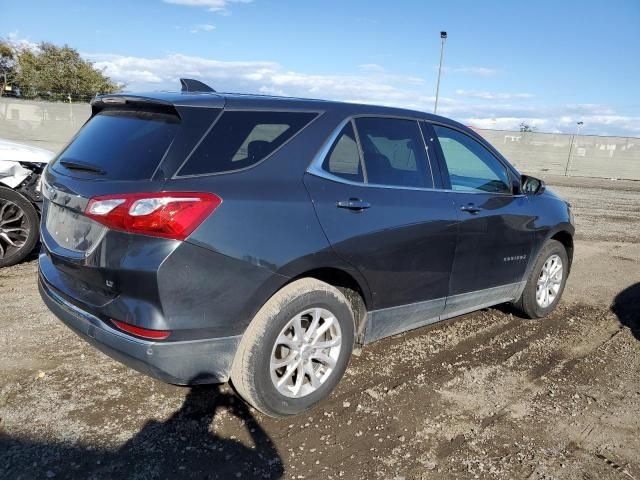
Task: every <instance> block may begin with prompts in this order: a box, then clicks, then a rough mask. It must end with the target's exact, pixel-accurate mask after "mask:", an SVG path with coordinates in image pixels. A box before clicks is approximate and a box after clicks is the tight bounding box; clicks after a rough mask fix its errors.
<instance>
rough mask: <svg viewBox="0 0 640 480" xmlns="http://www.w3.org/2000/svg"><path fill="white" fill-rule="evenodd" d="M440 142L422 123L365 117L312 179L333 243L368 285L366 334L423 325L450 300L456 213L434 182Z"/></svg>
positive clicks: (330, 149) (337, 140)
mask: <svg viewBox="0 0 640 480" xmlns="http://www.w3.org/2000/svg"><path fill="white" fill-rule="evenodd" d="M432 142H433V140H432V139H431V138H428V139H427V140H426V142H425V139H424V138H423V135H422V132H421V129H420V126H419V123H418V122H417V121H416V120H413V119H400V118H383V117H358V118H355V119H354V120H351V121H348V122H347V123H346V124H344V126H343V128H341V129H340V130H338V131H337V132H336V134H335V135H334V136H333V137H332V138H331V139H330V140H329V141H328V142H327V144H326V146H325V148H324V149H323V150H322V151H321V153H320V155H319V157H318V158H316V161H315V162H314V164H313V165H312V167H311V168H310V170H309V173H308V174H307V175H306V176H305V184H306V186H307V188H308V190H309V192H310V194H311V197H312V199H313V202H314V205H315V208H316V212H317V214H318V217H319V219H320V223H321V224H322V227H323V229H324V231H325V233H326V235H327V237H328V239H329V241H330V243H331V245H332V247H333V249H334V250H335V251H336V252H337V254H338V255H340V256H341V257H342V258H343V259H344V260H346V261H347V262H349V263H351V264H352V265H353V266H354V267H355V268H357V269H358V270H359V271H360V272H361V273H362V274H363V276H364V277H365V278H366V280H367V282H368V286H369V288H370V290H371V293H372V298H373V303H374V304H373V305H372V306H371V307H372V308H370V313H371V318H370V324H369V326H368V328H367V333H366V340H367V341H372V340H375V339H377V338H382V337H384V336H388V335H392V334H394V333H398V332H400V331H404V330H407V329H410V328H415V327H418V326H420V325H424V324H426V323H428V322H429V321H432V320H434V319H437V316H438V315H439V314H440V313H441V312H442V310H443V308H444V305H445V299H446V296H447V292H448V287H449V275H450V272H451V266H452V263H453V255H454V249H455V240H456V223H457V216H456V212H455V209H454V208H453V204H452V200H451V197H450V194H448V193H447V192H444V191H442V190H440V191H438V190H436V189H435V188H434V187H438V186H439V181H440V179H439V174H438V172H437V171H435V172H434V171H433V170H432V165H431V163H430V158H431V157H432V156H433V145H432Z"/></svg>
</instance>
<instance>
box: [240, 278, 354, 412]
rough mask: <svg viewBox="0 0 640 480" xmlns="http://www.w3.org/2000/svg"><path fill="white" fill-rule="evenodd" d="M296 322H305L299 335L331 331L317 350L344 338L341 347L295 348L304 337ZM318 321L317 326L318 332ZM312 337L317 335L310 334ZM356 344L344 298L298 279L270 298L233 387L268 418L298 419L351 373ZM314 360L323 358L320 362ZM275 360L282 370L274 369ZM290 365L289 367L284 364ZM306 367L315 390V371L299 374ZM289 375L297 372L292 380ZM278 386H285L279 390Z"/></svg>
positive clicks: (245, 341) (249, 334)
mask: <svg viewBox="0 0 640 480" xmlns="http://www.w3.org/2000/svg"><path fill="white" fill-rule="evenodd" d="M305 312H307V313H306V314H305V315H302V316H301V314H303V313H305ZM296 318H300V324H298V327H299V328H301V329H299V330H298V332H299V333H300V332H304V333H305V334H309V332H311V331H315V332H316V333H321V330H322V329H324V328H328V330H327V331H326V332H325V333H323V334H322V335H321V336H320V338H319V339H318V341H317V342H316V343H315V344H314V345H316V346H319V345H320V342H323V343H322V345H323V346H325V345H327V346H328V345H333V344H335V343H337V340H336V339H337V338H339V339H340V344H339V346H335V345H333V346H331V347H327V348H325V349H323V350H320V349H319V348H320V347H318V349H317V350H314V347H313V346H311V345H309V344H305V346H304V347H301V346H300V345H299V344H296V343H297V342H299V340H300V337H303V338H304V337H305V335H296V334H295V325H294V324H292V322H295V319H296ZM315 318H318V321H317V322H316V323H315V325H316V329H315V330H313V322H314V319H315ZM331 318H333V320H331ZM288 326H290V327H288ZM305 326H306V330H305ZM287 327H288V328H287ZM285 328H287V329H285ZM283 335H284V336H285V337H287V338H286V339H285V340H286V344H287V345H289V346H291V347H292V348H289V347H287V346H285V343H282V339H283ZM309 337H310V338H313V337H314V335H313V334H309ZM296 339H297V340H296ZM353 342H354V315H353V311H352V310H351V306H350V304H349V302H348V301H347V299H346V298H345V296H344V295H343V294H342V293H341V292H340V291H339V290H338V289H337V288H335V287H332V286H331V285H329V284H327V283H324V282H321V281H319V280H316V279H313V278H303V279H301V280H296V281H294V282H292V283H290V284H289V285H286V286H285V287H283V288H282V290H280V291H279V292H277V293H276V294H275V295H274V296H273V297H271V299H269V301H268V302H267V303H265V304H264V306H263V307H262V308H261V309H260V311H259V312H258V313H257V314H256V316H255V317H254V318H253V320H252V321H251V323H250V325H249V327H248V328H247V330H246V332H245V334H244V335H243V337H242V340H241V342H240V346H239V347H238V351H237V352H236V356H235V359H234V362H233V367H232V369H231V383H232V384H233V387H234V388H235V389H236V391H237V392H238V394H239V395H240V396H241V397H242V398H243V399H244V400H245V401H246V402H247V403H249V404H250V405H252V406H253V407H254V408H256V409H257V410H259V411H261V412H262V413H264V414H266V415H269V416H271V417H285V416H289V415H297V414H299V413H302V412H305V411H307V410H309V409H311V408H312V407H314V406H315V405H316V404H318V403H319V402H320V401H322V400H324V399H325V398H327V397H328V396H329V394H330V393H331V391H332V390H333V389H334V388H335V386H336V385H337V384H338V382H339V381H340V379H341V378H342V375H343V374H344V372H345V370H346V369H347V365H348V363H349V359H350V358H351V352H352V351H353ZM296 352H299V353H296ZM315 355H318V356H320V355H324V356H322V357H320V358H321V360H320V359H318V358H316V357H315ZM292 359H298V360H299V361H294V360H292ZM329 360H331V362H329ZM274 361H278V362H279V363H282V364H283V366H282V367H280V368H279V369H277V370H276V369H274V368H273V367H274V366H276V363H272V362H274ZM287 361H288V362H289V363H288V364H287V365H285V364H284V362H287ZM331 363H333V366H332V367H331ZM298 364H300V365H301V366H300V367H299V368H292V367H295V366H296V365H298ZM305 366H311V368H312V369H313V370H312V372H313V375H314V376H315V377H316V385H315V386H314V385H312V382H311V375H310V372H309V371H308V370H300V368H302V369H304V368H305ZM288 371H293V372H294V373H293V374H292V375H290V376H288V377H287V376H286V373H287V372H288ZM301 371H304V373H303V374H302V375H300V374H299V372H301ZM299 379H301V383H299V382H298V380H299ZM277 382H282V383H283V386H281V387H280V389H279V388H278V387H277V386H276V383H277ZM298 385H300V387H298ZM296 391H297V393H296ZM283 392H284V393H283Z"/></svg>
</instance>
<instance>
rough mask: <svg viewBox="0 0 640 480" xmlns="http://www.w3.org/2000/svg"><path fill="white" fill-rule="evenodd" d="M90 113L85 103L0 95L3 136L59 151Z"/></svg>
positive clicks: (1, 133) (0, 135) (0, 120)
mask: <svg viewBox="0 0 640 480" xmlns="http://www.w3.org/2000/svg"><path fill="white" fill-rule="evenodd" d="M90 114H91V107H90V106H89V105H88V104H86V103H72V104H69V103H53V102H36V101H29V100H15V99H12V98H4V97H3V98H0V138H2V139H5V140H10V141H14V142H18V143H26V144H27V145H33V146H35V147H41V148H46V149H48V150H53V151H54V152H59V151H60V150H61V149H62V148H63V147H64V146H65V145H66V144H67V142H68V141H69V140H70V139H71V137H73V135H74V134H75V133H76V132H77V131H78V130H79V129H80V127H81V126H82V125H83V124H84V122H86V121H87V119H88V118H89V115H90Z"/></svg>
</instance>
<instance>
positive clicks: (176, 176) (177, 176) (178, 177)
mask: <svg viewBox="0 0 640 480" xmlns="http://www.w3.org/2000/svg"><path fill="white" fill-rule="evenodd" d="M225 112H273V113H315V114H316V116H315V117H313V118H312V119H311V120H309V121H308V122H307V123H305V124H304V126H303V127H302V128H300V130H298V131H297V132H296V133H294V134H293V135H292V136H291V137H290V138H288V139H287V141H286V142H284V143H283V144H282V145H280V146H279V147H278V148H276V149H275V150H274V151H273V152H271V153H270V154H269V155H267V156H266V157H264V158H263V159H262V160H260V161H259V162H256V163H254V164H252V165H249V166H247V167H244V168H236V169H235V170H225V171H224V172H211V173H195V174H193V175H180V172H181V171H182V168H183V167H184V166H185V165H186V163H187V162H188V161H189V159H190V158H191V156H192V155H193V154H194V153H195V152H196V150H197V149H198V147H199V146H200V144H201V143H202V142H203V141H204V139H205V138H207V136H208V135H209V133H210V132H211V130H212V129H213V127H214V126H215V125H216V123H218V121H219V120H220V119H221V118H222V116H223V115H224V113H225ZM324 113H325V111H324V110H307V109H297V108H296V109H282V108H267V107H264V108H262V107H258V108H223V109H222V111H221V112H220V114H219V115H218V116H217V117H216V118H215V120H214V121H213V122H211V125H210V126H209V128H208V129H207V131H206V132H205V133H204V135H202V138H200V140H198V142H197V143H196V146H195V147H193V149H192V150H191V152H189V155H187V158H186V159H185V160H184V161H183V162H182V164H181V165H180V167H178V169H177V170H176V173H174V174H173V176H172V177H171V180H181V179H184V178H200V177H213V176H218V175H226V174H228V173H237V172H244V171H245V170H249V169H251V168H254V167H257V166H258V165H260V164H261V163H263V162H266V161H267V160H268V159H269V158H271V157H272V156H274V155H275V154H276V153H278V152H279V151H280V150H281V149H282V148H284V147H285V146H286V145H287V144H288V143H289V142H291V141H292V140H293V139H294V138H296V137H297V136H298V135H299V134H300V133H302V132H303V131H304V130H306V129H307V128H308V127H309V125H311V124H312V123H313V122H315V121H316V120H318V118H320V117H321V116H322V115H323V114H324Z"/></svg>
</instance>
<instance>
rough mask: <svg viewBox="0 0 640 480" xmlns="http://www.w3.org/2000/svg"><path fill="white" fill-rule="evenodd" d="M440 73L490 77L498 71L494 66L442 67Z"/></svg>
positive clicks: (436, 67)
mask: <svg viewBox="0 0 640 480" xmlns="http://www.w3.org/2000/svg"><path fill="white" fill-rule="evenodd" d="M438 68H439V67H438V65H435V69H436V70H437V69H438ZM442 73H445V74H446V73H459V74H462V75H476V76H479V77H490V76H492V75H495V74H497V73H498V70H497V69H495V68H489V67H447V66H443V67H442Z"/></svg>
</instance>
